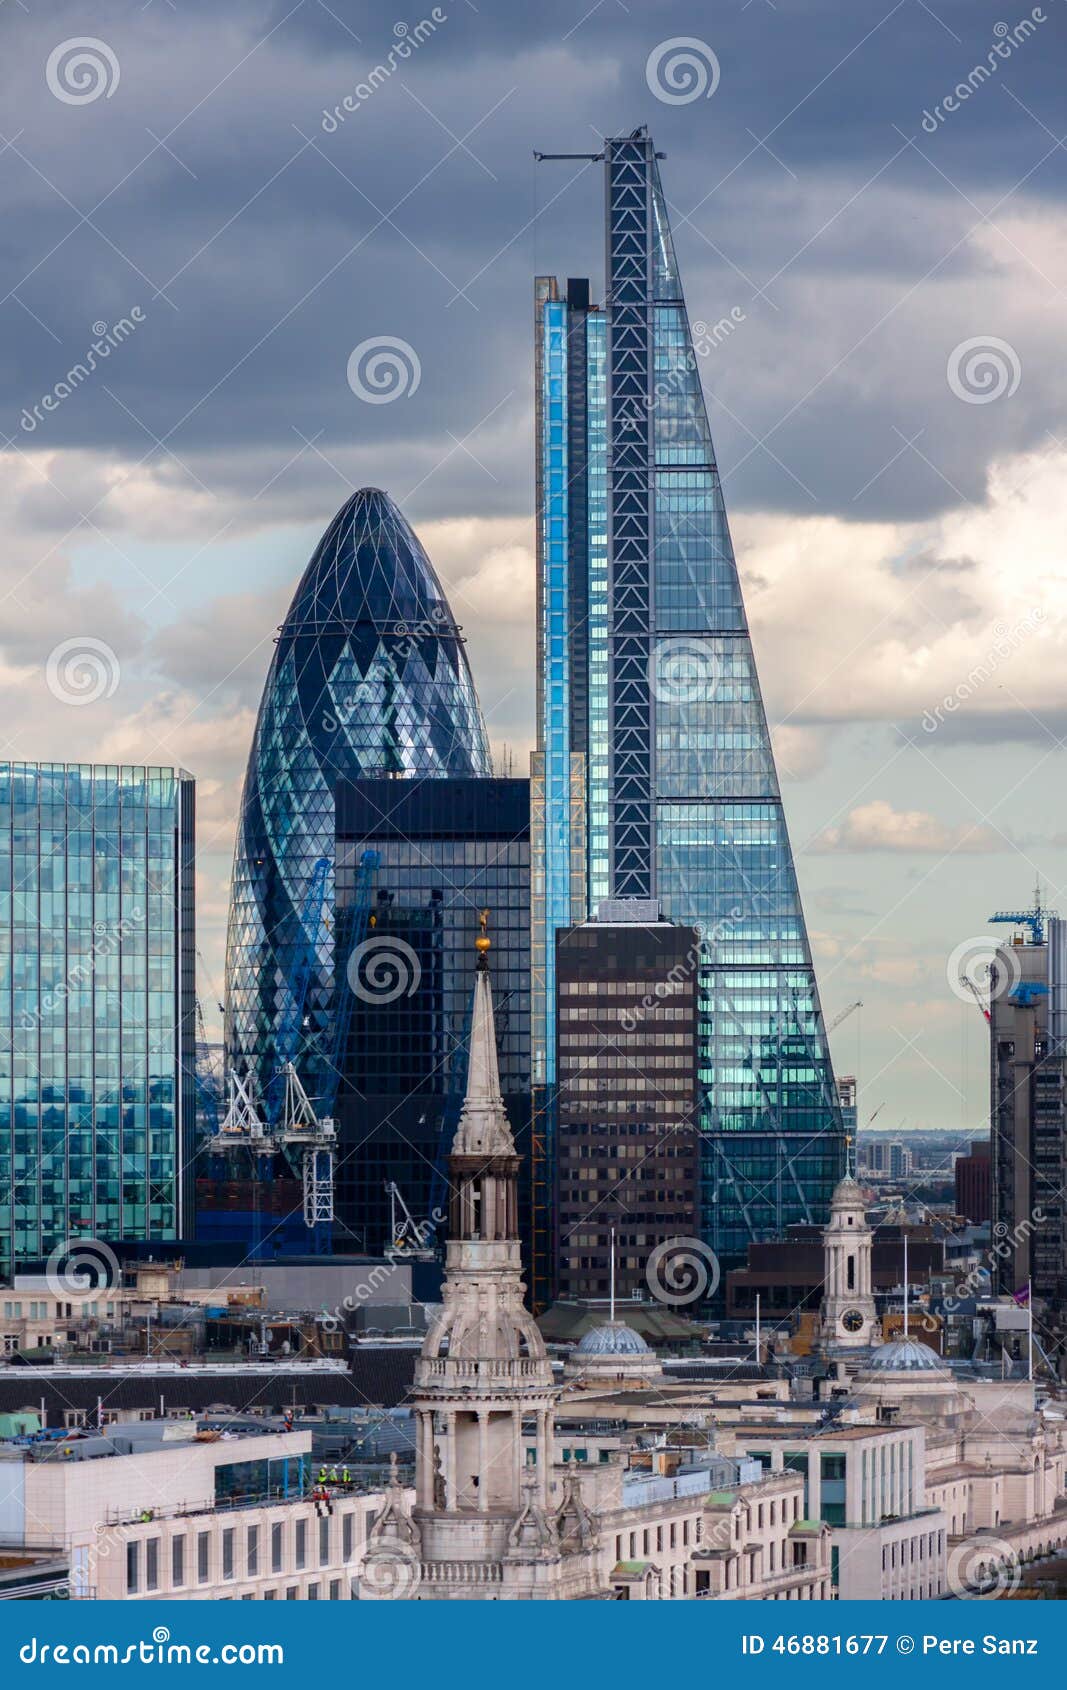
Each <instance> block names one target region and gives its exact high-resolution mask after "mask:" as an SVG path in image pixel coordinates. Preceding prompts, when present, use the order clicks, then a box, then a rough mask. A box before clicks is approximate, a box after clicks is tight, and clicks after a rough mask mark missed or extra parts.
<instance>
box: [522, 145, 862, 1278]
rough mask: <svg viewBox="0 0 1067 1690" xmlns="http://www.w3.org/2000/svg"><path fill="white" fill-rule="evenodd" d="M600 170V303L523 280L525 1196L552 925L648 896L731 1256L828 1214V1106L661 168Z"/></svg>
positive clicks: (797, 909) (572, 290) (795, 896)
mask: <svg viewBox="0 0 1067 1690" xmlns="http://www.w3.org/2000/svg"><path fill="white" fill-rule="evenodd" d="M595 156H596V157H597V158H602V159H603V161H604V166H605V176H606V221H607V275H606V278H605V286H604V298H603V303H602V304H593V303H591V290H590V285H589V282H588V281H587V280H585V279H571V280H569V281H568V282H567V283H566V286H565V287H564V288H561V287H560V284H559V282H558V281H557V280H556V279H555V278H554V277H550V276H541V277H539V278H538V279H537V283H536V394H537V496H538V525H537V549H538V626H539V637H538V712H539V720H538V750H537V754H536V756H535V760H534V765H533V769H534V781H533V803H532V810H533V818H534V838H533V850H534V935H533V983H534V1001H533V1023H534V1029H533V1063H534V1083H535V1136H534V1143H535V1148H536V1149H537V1150H538V1152H539V1154H540V1147H541V1146H543V1147H544V1156H543V1163H544V1167H545V1170H546V1171H545V1173H544V1175H543V1177H540V1176H539V1190H540V1191H541V1194H542V1197H543V1199H544V1201H545V1202H547V1201H548V1192H549V1190H550V1186H551V1178H550V1172H551V1168H552V1165H553V1162H554V1155H555V1150H554V1133H555V1130H556V1129H555V1115H554V1098H555V1088H556V1084H557V1080H558V1075H557V1072H556V1066H555V1064H556V1025H555V1016H556V983H555V959H556V950H555V935H556V933H557V932H558V931H559V930H561V929H564V928H569V927H571V926H573V925H574V924H575V923H578V922H581V921H584V920H586V919H587V918H588V917H589V916H590V915H591V913H592V912H593V911H594V910H595V909H596V907H597V905H598V904H599V902H600V901H601V900H602V899H604V898H608V897H614V898H627V899H628V898H637V899H647V900H655V901H656V902H657V903H658V905H659V906H660V909H661V911H662V914H663V916H664V918H665V919H667V920H668V921H670V922H673V923H676V924H679V925H682V926H687V927H699V929H700V931H701V941H702V947H703V957H702V963H701V967H700V979H699V984H700V1010H699V1018H700V1026H699V1052H698V1084H699V1091H700V1104H699V1118H700V1131H701V1145H702V1191H701V1231H702V1234H703V1236H704V1238H705V1239H706V1241H707V1242H708V1243H709V1244H710V1245H711V1246H712V1247H713V1248H714V1249H715V1250H716V1251H717V1252H718V1253H720V1254H722V1255H725V1256H726V1257H728V1258H733V1259H740V1258H742V1257H743V1255H744V1252H745V1248H746V1246H747V1244H748V1243H749V1242H751V1241H752V1240H753V1239H759V1238H767V1237H774V1236H777V1235H779V1234H780V1233H781V1232H782V1231H783V1229H784V1228H785V1227H786V1226H787V1225H789V1224H791V1223H794V1222H811V1223H819V1224H821V1223H822V1221H823V1220H824V1219H825V1217H826V1214H827V1211H828V1208H829V1203H830V1197H831V1193H832V1191H833V1189H834V1186H835V1184H836V1183H837V1181H838V1179H840V1177H841V1175H842V1173H843V1171H844V1144H843V1133H842V1125H841V1115H840V1109H839V1106H838V1100H837V1094H836V1090H835V1086H834V1079H833V1071H832V1068H831V1063H830V1056H829V1051H828V1047H827V1041H826V1034H825V1028H824V1023H823V1018H822V1013H821V1009H820V1005H819V998H818V992H817V988H816V983H815V975H814V970H813V967H812V960H811V953H810V950H809V946H808V939H807V933H806V930H805V925H804V917H803V913H802V910H801V905H800V896H799V892H798V889H797V881H796V875H795V872H794V867H793V860H792V854H791V851H790V847H789V838H788V834H787V830H786V825H785V817H784V814H783V809H782V800H781V794H780V791H779V787H778V781H777V777H776V774H775V768H774V759H773V756H772V753H771V745H770V736H769V733H768V728H767V720H766V716H765V713H764V709H763V703H762V700H761V696H760V690H759V682H758V678H757V675H756V669H755V663H754V659H753V653H752V644H751V640H750V638H749V631H748V624H747V621H746V617H745V610H744V605H743V603H742V598H741V589H740V584H739V580H738V574H737V568H736V564H735V561H734V554H733V548H732V545H731V541H730V534H729V529H728V526H727V521H726V512H725V509H724V505H723V497H722V487H721V484H720V480H719V472H718V468H717V466H716V462H715V454H714V451H713V448H712V442H711V434H710V430H709V427H708V420H707V414H706V411H705V406H704V397H703V393H702V389H701V383H700V374H699V368H700V351H701V346H702V344H703V343H702V341H701V338H700V336H699V335H697V336H696V337H694V335H693V333H692V332H691V328H690V323H689V319H688V315H687V312H686V305H685V300H684V298H683V294H682V286H681V280H680V276H679V271H678V265H677V262H676V259H675V253H674V246H673V241H672V237H671V231H670V226H669V222H668V217H667V206H666V200H665V198H664V194H663V189H662V186H661V183H660V175H659V166H658V163H657V155H656V153H655V149H654V146H653V142H652V138H651V136H650V135H649V134H648V133H647V131H645V130H644V129H640V130H637V131H635V132H634V133H633V134H630V135H625V136H615V137H611V138H610V139H608V140H607V141H606V142H605V144H604V150H603V153H602V154H597V155H595ZM716 328H718V325H716ZM533 1267H534V1282H535V1296H537V1295H539V1294H542V1293H540V1292H539V1290H538V1286H539V1283H540V1278H541V1275H540V1269H539V1265H538V1263H537V1262H536V1261H535V1262H534V1264H533Z"/></svg>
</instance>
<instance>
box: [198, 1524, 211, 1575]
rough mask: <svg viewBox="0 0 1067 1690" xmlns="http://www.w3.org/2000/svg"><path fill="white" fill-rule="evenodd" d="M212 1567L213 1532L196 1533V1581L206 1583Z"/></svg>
mask: <svg viewBox="0 0 1067 1690" xmlns="http://www.w3.org/2000/svg"><path fill="white" fill-rule="evenodd" d="M210 1567H211V1533H210V1532H197V1534H196V1582H197V1584H206V1583H207V1581H208V1574H209V1571H210Z"/></svg>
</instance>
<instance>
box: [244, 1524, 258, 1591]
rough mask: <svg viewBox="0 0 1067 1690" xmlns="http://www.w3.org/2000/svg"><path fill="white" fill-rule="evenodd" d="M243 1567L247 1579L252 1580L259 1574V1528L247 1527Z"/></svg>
mask: <svg viewBox="0 0 1067 1690" xmlns="http://www.w3.org/2000/svg"><path fill="white" fill-rule="evenodd" d="M245 1567H246V1569H247V1572H248V1577H249V1578H250V1579H254V1578H255V1576H256V1574H257V1573H258V1572H259V1527H258V1526H249V1528H248V1541H247V1544H246V1546H245Z"/></svg>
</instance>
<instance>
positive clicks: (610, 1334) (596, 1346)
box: [575, 1320, 651, 1356]
mask: <svg viewBox="0 0 1067 1690" xmlns="http://www.w3.org/2000/svg"><path fill="white" fill-rule="evenodd" d="M575 1354H576V1355H580V1356H647V1355H650V1354H651V1351H650V1350H649V1347H648V1345H647V1344H646V1343H645V1340H644V1339H643V1338H642V1336H641V1334H640V1332H635V1331H634V1329H633V1327H632V1326H627V1324H626V1322H625V1321H624V1320H606V1321H605V1322H604V1324H603V1326H594V1327H593V1329H592V1331H590V1332H587V1333H586V1334H585V1337H584V1338H583V1339H582V1341H581V1343H580V1344H579V1345H578V1348H577V1350H576V1351H575Z"/></svg>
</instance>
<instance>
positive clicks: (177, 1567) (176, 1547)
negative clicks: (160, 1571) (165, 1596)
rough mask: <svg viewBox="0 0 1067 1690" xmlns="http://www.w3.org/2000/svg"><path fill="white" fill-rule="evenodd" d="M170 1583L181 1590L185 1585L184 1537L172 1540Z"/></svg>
mask: <svg viewBox="0 0 1067 1690" xmlns="http://www.w3.org/2000/svg"><path fill="white" fill-rule="evenodd" d="M170 1582H171V1584H172V1585H174V1587H175V1588H176V1589H179V1590H180V1589H181V1586H182V1585H183V1584H184V1583H185V1539H184V1538H183V1537H174V1538H171V1542H170Z"/></svg>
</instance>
